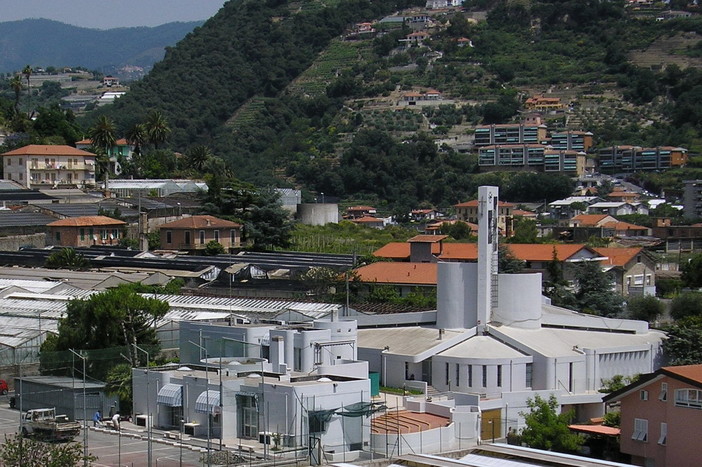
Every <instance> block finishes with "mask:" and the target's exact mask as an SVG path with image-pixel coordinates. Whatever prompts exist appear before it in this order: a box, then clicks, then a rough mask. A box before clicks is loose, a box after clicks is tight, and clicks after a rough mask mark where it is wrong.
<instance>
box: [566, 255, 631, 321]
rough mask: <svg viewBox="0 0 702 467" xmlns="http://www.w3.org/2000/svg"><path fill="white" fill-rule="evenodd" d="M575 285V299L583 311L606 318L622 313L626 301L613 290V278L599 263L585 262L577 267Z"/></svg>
mask: <svg viewBox="0 0 702 467" xmlns="http://www.w3.org/2000/svg"><path fill="white" fill-rule="evenodd" d="M575 283H576V293H575V298H576V299H577V301H578V308H579V309H580V310H581V311H583V312H585V313H590V314H593V315H600V316H606V317H611V316H615V315H617V314H619V313H621V312H622V309H623V304H624V300H623V299H622V297H621V296H620V295H619V294H617V293H616V292H615V291H614V290H612V278H611V277H610V276H609V275H607V273H606V272H604V271H603V270H602V268H601V267H600V263H598V262H597V261H584V262H582V263H580V264H579V265H577V266H576V267H575Z"/></svg>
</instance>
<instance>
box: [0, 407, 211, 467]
mask: <svg viewBox="0 0 702 467" xmlns="http://www.w3.org/2000/svg"><path fill="white" fill-rule="evenodd" d="M8 399H9V398H8V396H0V440H4V438H5V435H6V434H7V435H10V434H14V433H17V430H18V428H19V419H20V414H19V411H18V410H16V409H10V408H9V404H8ZM89 425H90V429H89V430H88V436H87V438H88V443H87V445H88V453H90V454H92V455H94V456H96V457H97V458H98V460H97V461H95V462H94V463H93V465H94V466H96V467H107V466H110V467H115V466H130V467H137V466H147V465H148V442H147V439H146V438H147V435H146V432H145V430H144V427H137V426H135V425H132V424H131V423H123V424H122V431H121V432H117V431H112V430H108V429H100V430H95V429H93V428H92V422H89ZM158 436H160V437H158ZM83 440H84V435H83V433H81V434H80V435H79V436H77V437H76V439H75V441H76V442H78V443H81V444H82V443H83ZM151 452H152V457H151V459H152V463H151V465H152V466H154V467H168V466H170V467H173V466H181V465H182V466H188V467H190V466H201V465H203V462H202V461H203V453H202V452H201V448H200V447H195V446H193V449H191V447H190V446H189V445H182V446H180V445H178V443H177V442H176V441H168V442H167V441H166V440H165V439H164V438H163V434H162V433H161V432H154V433H153V436H152V442H151ZM181 456H182V457H181ZM181 459H182V461H181Z"/></svg>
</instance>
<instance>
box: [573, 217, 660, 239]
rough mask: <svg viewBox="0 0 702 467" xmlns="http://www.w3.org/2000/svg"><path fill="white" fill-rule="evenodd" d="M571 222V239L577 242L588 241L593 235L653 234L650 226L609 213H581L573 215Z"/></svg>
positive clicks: (636, 235) (608, 236)
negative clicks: (618, 217)
mask: <svg viewBox="0 0 702 467" xmlns="http://www.w3.org/2000/svg"><path fill="white" fill-rule="evenodd" d="M569 224H570V227H572V228H573V229H572V235H571V239H572V240H573V241H576V242H580V241H587V239H588V238H590V237H592V236H595V237H599V238H614V237H619V238H622V237H644V236H645V237H647V236H650V235H651V229H649V228H648V227H643V226H640V225H636V224H631V223H629V222H621V221H618V220H617V219H616V218H614V217H613V216H610V215H609V214H580V215H577V216H575V217H573V218H572V219H571V220H570V222H569Z"/></svg>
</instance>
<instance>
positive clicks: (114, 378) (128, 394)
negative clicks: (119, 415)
mask: <svg viewBox="0 0 702 467" xmlns="http://www.w3.org/2000/svg"><path fill="white" fill-rule="evenodd" d="M105 383H107V384H106V385H105V390H106V391H107V393H108V394H113V395H116V396H117V397H119V406H120V408H121V409H122V411H124V412H131V411H132V402H133V395H132V367H131V365H130V364H129V363H120V364H119V365H115V366H113V367H112V368H110V370H109V371H108V372H107V378H105Z"/></svg>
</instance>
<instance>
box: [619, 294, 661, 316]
mask: <svg viewBox="0 0 702 467" xmlns="http://www.w3.org/2000/svg"><path fill="white" fill-rule="evenodd" d="M626 308H627V311H628V312H629V314H630V315H631V317H632V318H633V319H640V320H643V321H655V320H656V318H658V317H659V316H660V315H661V314H662V313H663V309H664V306H663V303H662V302H661V301H660V300H658V299H657V298H656V297H654V296H652V295H646V296H645V297H630V298H629V301H628V302H627V304H626Z"/></svg>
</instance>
